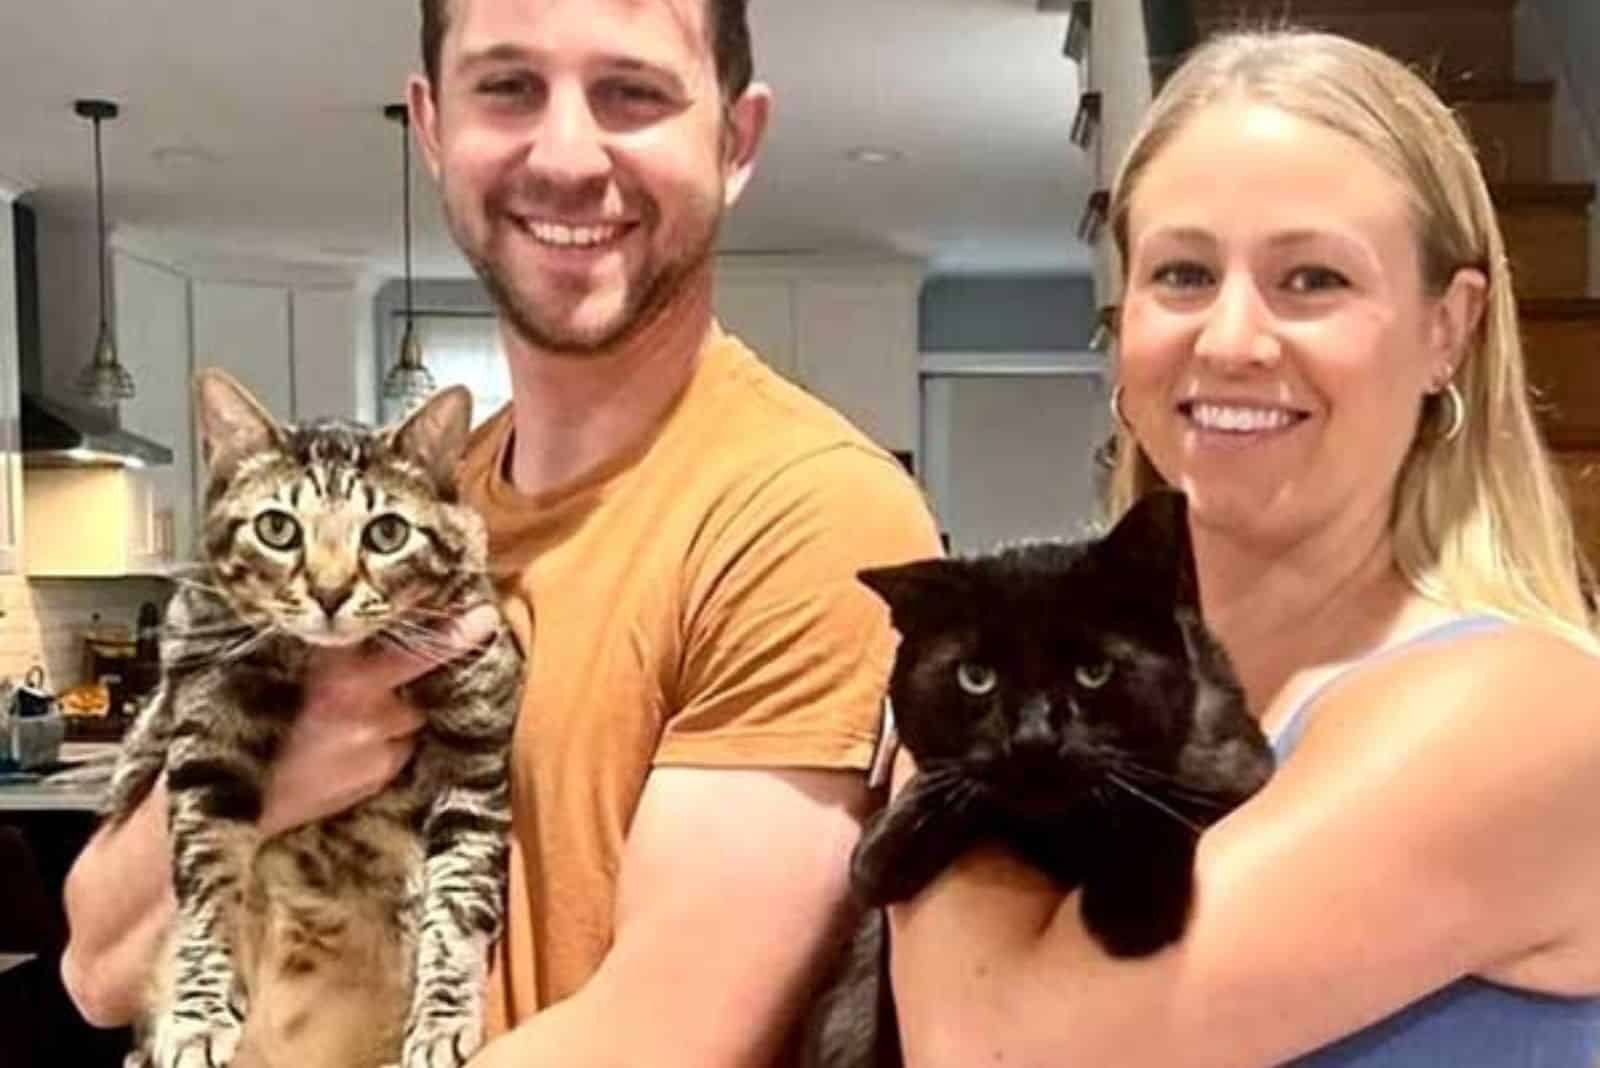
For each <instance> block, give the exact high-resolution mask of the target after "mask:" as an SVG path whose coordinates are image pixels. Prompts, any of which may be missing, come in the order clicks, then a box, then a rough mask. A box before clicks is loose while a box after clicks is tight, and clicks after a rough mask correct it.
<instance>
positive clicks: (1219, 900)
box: [891, 628, 1600, 1068]
mask: <svg viewBox="0 0 1600 1068" xmlns="http://www.w3.org/2000/svg"><path fill="white" fill-rule="evenodd" d="M1597 690H1600V661H1597V660H1595V659H1594V658H1592V657H1590V656H1588V655H1586V654H1584V653H1582V652H1580V651H1578V650H1577V649H1575V648H1574V647H1572V646H1570V645H1568V644H1567V643H1565V642H1562V641H1560V640H1559V639H1556V638H1553V637H1550V636H1548V635H1545V634H1542V633H1539V632H1536V631H1534V630H1532V629H1529V628H1518V629H1516V630H1510V631H1500V632H1495V633H1490V634H1485V635H1480V636H1474V637H1471V638H1463V639H1460V640H1457V641H1454V642H1451V643H1449V644H1441V645H1438V646H1428V647H1422V648H1420V649H1418V650H1416V651H1413V652H1411V653H1408V654H1406V655H1404V656H1399V657H1395V658H1393V659H1392V660H1390V661H1386V662H1382V663H1379V664H1374V665H1372V666H1371V667H1370V668H1368V669H1366V670H1364V671H1362V672H1361V673H1360V674H1358V675H1356V676H1353V677H1351V679H1350V680H1349V682H1348V683H1346V684H1345V685H1343V686H1341V687H1339V688H1338V689H1336V690H1335V691H1332V692H1330V693H1329V694H1328V695H1327V696H1326V697H1325V698H1324V699H1323V700H1322V701H1320V702H1319V704H1318V708H1317V716H1316V719H1315V721H1314V725H1313V727H1312V728H1311V729H1310V730H1309V731H1308V732H1307V734H1306V736H1305V738H1304V739H1303V741H1302V742H1301V745H1300V748H1299V749H1298V750H1297V752H1296V753H1295V756H1294V759H1293V760H1291V761H1290V762H1288V764H1287V766H1286V767H1284V768H1283V769H1282V770H1281V771H1280V772H1279V773H1278V775H1277V776H1276V777H1275V778H1274V779H1273V781H1272V782H1271V783H1269V784H1268V786H1267V787H1266V789H1265V790H1263V791H1262V793H1261V794H1259V795H1258V796H1257V797H1256V798H1254V799H1253V800H1252V801H1250V802H1249V803H1248V804H1246V805H1245V806H1243V807H1241V808H1240V809H1239V810H1237V811H1236V812H1234V813H1233V814H1232V815H1231V816H1229V817H1228V818H1227V819H1225V820H1224V821H1222V822H1221V823H1219V824H1218V825H1217V826H1216V827H1214V828H1212V830H1211V831H1210V832H1208V833H1207V834H1206V836H1205V837H1204V839H1203V840H1202V842H1201V846H1200V851H1199V855H1198V857H1197V860H1196V878H1197V892H1196V899H1195V905H1194V910H1193V913H1192V915H1191V920H1190V925H1189V929H1188V931H1187V933H1186V935H1185V937H1184V938H1183V939H1182V940H1181V941H1180V942H1179V943H1177V944H1176V945H1174V946H1172V947H1170V948H1169V949H1167V950H1165V951H1163V952H1162V953H1159V954H1157V955H1155V956H1152V957H1147V958H1143V959H1138V960H1115V959H1112V958H1110V957H1108V956H1106V955H1105V954H1104V953H1103V952H1102V951H1101V950H1100V949H1099V947H1098V946H1097V944H1096V943H1094V942H1093V941H1092V939H1091V938H1090V937H1089V936H1088V934H1087V932H1086V931H1085V929H1084V927H1083V924H1082V922H1081V920H1080V919H1079V917H1078V911H1077V897H1076V895H1069V896H1066V897H1062V896H1061V894H1060V893H1059V892H1058V891H1056V890H1055V889H1054V888H1053V887H1051V886H1050V885H1048V884H1047V883H1046V882H1044V880H1042V879H1041V878H1040V877H1038V876H1037V875H1035V874H1034V873H1032V872H1031V871H1029V870H1027V869H1026V868H1024V867H1023V866H1022V865H1020V864H1019V863H1018V862H1017V861H1015V860H1012V859H1011V858H1009V857H1006V856H1003V855H999V854H997V853H992V852H984V853H978V854H974V855H972V856H969V857H967V858H966V859H965V860H963V861H962V862H961V863H959V864H958V865H956V867H955V868H954V869H952V870H951V871H950V872H948V873H946V875H945V876H944V877H943V878H941V879H940V880H939V881H938V882H937V883H935V884H934V885H933V886H932V887H930V888H929V890H928V891H927V892H925V893H924V894H922V895H921V896H920V897H919V898H917V899H916V900H915V901H913V902H911V903H910V904H909V905H907V906H904V907H900V908H896V909H894V910H892V913H891V917H892V921H893V932H894V933H893V946H894V956H893V976H894V982H895V995H896V1001H897V1003H898V1005H899V1008H900V1012H901V1027H902V1031H903V1035H904V1039H905V1043H906V1053H907V1063H908V1064H910V1065H912V1066H913V1068H945V1066H965V1065H971V1064H977V1063H991V1062H993V1061H995V1060H997V1059H998V1058H999V1057H1001V1056H1003V1057H1004V1061H1005V1063H1006V1064H1008V1065H1041V1066H1043V1065H1060V1064H1066V1063H1079V1064H1115V1065H1118V1066H1119V1068H1141V1066H1147V1065H1148V1066H1157V1065H1159V1066H1161V1068H1172V1066H1174V1065H1181V1064H1195V1065H1207V1066H1239V1068H1246V1066H1261V1065H1270V1064H1277V1063H1280V1062H1282V1061H1283V1060H1285V1059H1287V1058H1290V1057H1292V1056H1295V1055H1297V1054H1299V1053H1303V1052H1305V1051H1307V1050H1310V1049H1314V1048H1316V1047H1318V1046H1321V1045H1324V1044H1326V1043H1327V1042H1329V1041H1332V1040H1334V1039H1335V1038H1338V1037H1340V1036H1342V1035H1345V1034H1348V1033H1350V1032H1353V1031H1356V1030H1359V1029H1360V1028H1362V1027H1364V1026H1366V1025H1368V1024H1370V1023H1372V1022H1374V1021H1376V1020H1378V1019H1380V1018H1382V1017H1383V1016H1385V1015H1387V1014H1389V1013H1391V1012H1393V1011H1395V1010H1397V1009H1399V1008H1401V1007H1403V1006H1404V1005H1406V1004H1408V1003H1409V1002H1411V1001H1414V1000H1416V999H1417V998H1419V997H1421V996H1423V995H1425V994H1426V993H1428V992H1429V991H1431V990H1433V989H1436V988H1438V987H1440V986H1443V985H1445V984H1446V983H1449V982H1450V981H1452V980H1454V979H1456V978H1459V977H1460V976H1463V975H1466V974H1471V973H1477V974H1481V975H1485V976H1487V977H1491V978H1500V979H1509V980H1511V981H1518V982H1524V983H1532V984H1534V985H1538V986H1540V987H1542V988H1546V989H1558V988H1564V987H1567V986H1570V985H1572V984H1574V983H1577V982H1581V981H1593V977H1590V978H1589V979H1588V980H1583V979H1581V978H1580V977H1579V976H1578V974H1577V972H1576V971H1574V970H1573V969H1572V968H1571V967H1570V966H1564V965H1563V964H1562V962H1563V960H1564V959H1566V958H1563V956H1562V954H1561V951H1560V947H1564V946H1571V945H1573V944H1575V943H1576V942H1577V941H1578V940H1580V939H1582V938H1585V937H1588V938H1593V937H1594V934H1595V928H1596V926H1597V925H1600V921H1597V920H1596V918H1595V917H1594V916H1593V915H1591V913H1592V899H1593V896H1594V894H1595V892H1596V889H1597V888H1600V834H1596V833H1595V832H1594V830H1593V827H1594V822H1593V804H1594V798H1595V797H1596V796H1600V717H1595V716H1594V715H1593V713H1592V710H1591V708H1589V707H1586V704H1587V702H1588V700H1589V698H1588V697H1587V696H1586V695H1590V694H1593V693H1595V692H1597ZM1586 897H1587V898H1588V899H1589V900H1590V903H1591V905H1590V907H1588V908H1587V909H1586V907H1585V906H1584V904H1583V902H1584V900H1585V898H1586ZM1585 925H1587V928H1586V927H1585ZM1564 992H1572V991H1570V990H1567V991H1564Z"/></svg>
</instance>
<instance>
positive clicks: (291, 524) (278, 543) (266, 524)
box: [255, 508, 300, 552]
mask: <svg viewBox="0 0 1600 1068" xmlns="http://www.w3.org/2000/svg"><path fill="white" fill-rule="evenodd" d="M255 528H256V537H257V538H260V539H261V544H263V545H265V546H266V547H267V548H269V549H277V550H278V551H280V552H287V551H288V550H290V549H293V548H296V547H297V546H299V544H300V521H299V520H298V519H296V518H295V517H294V516H292V515H290V514H289V513H288V512H285V511H282V510H281V509H278V508H269V509H268V510H266V511H265V512H262V513H261V514H260V515H258V516H256V523H255Z"/></svg>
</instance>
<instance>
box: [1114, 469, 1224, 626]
mask: <svg viewBox="0 0 1600 1068" xmlns="http://www.w3.org/2000/svg"><path fill="white" fill-rule="evenodd" d="M1103 545H1104V552H1105V553H1106V554H1107V555H1108V556H1110V557H1111V558H1112V559H1114V560H1115V561H1116V563H1117V565H1118V566H1119V567H1122V568H1125V569H1126V572H1125V573H1126V574H1129V575H1137V576H1138V581H1139V586H1140V587H1142V588H1144V589H1147V590H1150V591H1151V593H1152V595H1153V599H1154V600H1155V601H1156V602H1158V603H1161V604H1170V605H1175V606H1178V607H1184V608H1195V609H1198V608H1199V606H1200V592H1199V581H1198V580H1197V578H1196V577H1195V570H1194V548H1193V546H1192V544H1191V542H1190V539H1189V505H1188V501H1187V500H1186V499H1185V498H1184V495H1183V494H1181V493H1177V492H1175V491H1172V490H1155V491H1153V492H1150V493H1147V494H1145V495H1144V496H1143V497H1141V498H1140V499H1139V501H1138V503H1136V504H1135V505H1134V506H1133V507H1132V508H1130V509H1128V512H1127V514H1126V515H1124V516H1123V517H1122V519H1121V521H1120V522H1118V523H1117V525H1116V526H1115V527H1114V528H1112V531H1111V533H1110V534H1108V535H1106V538H1105V541H1104V543H1103Z"/></svg>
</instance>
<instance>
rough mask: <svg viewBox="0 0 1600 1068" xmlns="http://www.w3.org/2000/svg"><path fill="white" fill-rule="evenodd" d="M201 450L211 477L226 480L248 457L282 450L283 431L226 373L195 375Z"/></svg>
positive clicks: (210, 369)
mask: <svg viewBox="0 0 1600 1068" xmlns="http://www.w3.org/2000/svg"><path fill="white" fill-rule="evenodd" d="M194 399H195V412H196V413H197V416H198V419H199V423H200V447H201V450H202V452H203V453H204V459H205V463H206V468H207V470H209V471H210V472H211V475H212V477H213V478H217V477H221V478H227V477H228V476H229V475H231V474H232V473H233V470H234V468H235V467H237V466H238V465H239V462H240V461H241V460H243V459H244V458H245V457H247V456H253V455H256V454H258V453H261V452H265V451H269V450H274V449H281V448H282V447H283V440H284V439H283V430H282V428H280V427H279V426H278V423H277V421H276V420H274V419H273V418H272V415H271V413H269V412H268V411H267V410H266V409H265V408H263V407H262V406H261V404H260V402H259V401H257V400H256V399H255V398H254V397H252V396H251V395H250V391H249V390H247V389H245V388H244V387H243V386H241V385H240V384H239V381H238V380H237V379H236V378H234V377H233V376H232V375H230V374H228V373H227V372H226V371H219V370H217V369H216V368H215V367H208V368H206V369H204V370H202V371H200V372H198V373H197V374H196V375H195V376H194Z"/></svg>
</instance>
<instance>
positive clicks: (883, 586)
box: [856, 559, 964, 633]
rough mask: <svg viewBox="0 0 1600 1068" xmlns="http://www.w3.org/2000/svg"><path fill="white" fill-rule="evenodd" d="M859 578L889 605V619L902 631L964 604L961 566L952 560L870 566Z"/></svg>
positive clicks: (857, 573) (904, 631)
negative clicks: (892, 565) (891, 565)
mask: <svg viewBox="0 0 1600 1068" xmlns="http://www.w3.org/2000/svg"><path fill="white" fill-rule="evenodd" d="M856 578H858V579H860V580H861V583H862V584H863V585H864V586H866V587H867V588H868V589H869V590H871V591H872V592H873V593H875V594H877V595H878V596H879V597H880V598H882V600H883V602H884V603H885V604H887V605H888V606H889V618H890V619H891V620H893V622H894V625H895V629H896V630H898V631H900V632H901V633H906V632H908V631H911V630H917V629H920V628H922V627H927V626H930V625H933V624H935V623H936V622H937V621H938V620H939V619H941V618H942V617H943V615H944V614H945V613H946V612H947V611H949V610H950V609H951V608H953V607H955V606H958V605H962V604H964V599H963V598H962V597H961V589H962V581H961V574H960V570H959V565H958V564H956V563H955V562H954V561H951V560H944V559H933V560H918V561H916V562H915V563H910V564H899V565H897V566H895V567H871V568H867V569H866V570H865V571H858V572H856Z"/></svg>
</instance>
